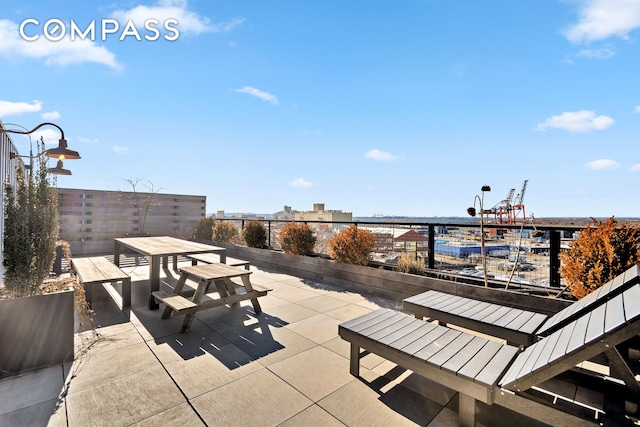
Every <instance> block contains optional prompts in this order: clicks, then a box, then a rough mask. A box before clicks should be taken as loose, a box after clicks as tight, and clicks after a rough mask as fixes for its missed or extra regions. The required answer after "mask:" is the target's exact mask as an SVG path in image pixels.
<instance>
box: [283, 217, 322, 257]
mask: <svg viewBox="0 0 640 427" xmlns="http://www.w3.org/2000/svg"><path fill="white" fill-rule="evenodd" d="M278 242H279V243H280V247H281V248H282V251H283V252H285V253H287V254H293V255H310V254H312V253H313V248H314V247H315V245H316V236H314V235H313V230H311V228H309V226H308V225H307V224H298V223H295V222H290V223H287V224H285V225H284V226H283V227H282V228H281V229H280V234H279V235H278Z"/></svg>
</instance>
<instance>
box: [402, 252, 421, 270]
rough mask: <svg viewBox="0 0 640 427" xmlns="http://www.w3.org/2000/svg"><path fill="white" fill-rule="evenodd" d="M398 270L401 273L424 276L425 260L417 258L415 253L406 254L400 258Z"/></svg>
mask: <svg viewBox="0 0 640 427" xmlns="http://www.w3.org/2000/svg"><path fill="white" fill-rule="evenodd" d="M397 270H398V271H399V272H401V273H409V274H422V273H424V259H423V258H422V257H420V256H419V257H417V258H416V253H415V252H405V253H403V254H402V255H400V258H398V267H397Z"/></svg>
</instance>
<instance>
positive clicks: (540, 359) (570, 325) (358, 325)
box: [338, 284, 640, 426]
mask: <svg viewBox="0 0 640 427" xmlns="http://www.w3.org/2000/svg"><path fill="white" fill-rule="evenodd" d="M638 301H640V284H635V285H633V286H631V287H629V288H627V289H626V290H624V291H622V292H621V293H619V294H618V295H616V296H615V297H613V298H610V299H607V300H606V301H604V302H603V303H602V304H599V305H598V306H597V307H591V308H590V309H585V310H583V311H582V312H581V314H580V315H578V316H577V317H575V318H574V319H573V320H571V321H568V322H566V323H565V324H564V326H562V327H561V328H559V329H557V330H555V331H554V332H552V333H550V335H548V336H546V337H543V338H541V339H540V340H539V341H537V342H536V343H534V344H532V345H531V346H529V347H527V348H526V349H525V350H524V351H523V352H520V351H519V349H518V348H517V347H514V346H510V345H507V344H501V343H498V342H496V341H493V340H488V339H485V338H482V337H479V336H476V335H473V334H470V333H465V332H461V331H458V330H455V329H451V328H448V327H446V326H442V325H437V324H435V323H432V322H425V321H423V320H420V319H415V318H412V317H410V316H407V315H405V314H402V313H398V312H395V311H391V310H387V309H379V310H376V311H374V312H371V313H368V314H365V315H363V316H360V317H358V318H355V319H353V320H350V321H348V322H345V323H342V324H340V325H339V327H338V332H339V335H340V336H341V337H342V338H343V339H344V340H346V341H349V342H350V343H351V356H350V357H351V362H350V363H351V364H350V372H351V374H353V375H355V376H358V375H359V365H360V362H359V361H360V358H361V357H363V356H364V355H365V354H367V353H375V354H378V355H379V356H381V357H383V358H385V359H387V360H390V361H392V362H394V363H396V364H397V365H399V366H401V367H404V368H406V369H409V370H411V371H413V372H414V373H416V374H418V375H422V376H424V377H427V378H429V379H431V380H433V381H435V382H438V383H440V384H442V385H444V386H446V387H449V388H451V389H453V390H455V391H457V392H458V393H459V409H458V413H459V417H460V425H461V426H473V425H474V424H475V413H476V401H480V402H483V403H485V404H488V405H492V404H497V405H500V406H503V407H506V408H508V409H511V410H513V411H515V412H516V413H519V414H522V415H525V416H526V417H529V418H533V419H537V420H539V421H541V422H544V423H548V424H551V425H581V424H593V425H600V424H601V423H602V425H620V424H621V423H624V422H625V421H624V419H625V410H624V408H625V406H624V404H625V401H630V402H635V403H636V404H637V402H638V396H639V395H640V392H639V390H640V386H639V384H638V382H637V380H636V379H635V377H634V375H633V372H632V370H631V369H630V368H629V366H628V364H627V363H626V362H627V361H626V360H625V358H624V357H622V356H621V355H620V353H619V352H618V351H617V348H616V346H619V345H623V344H624V343H625V342H626V341H628V340H630V339H632V338H634V337H636V336H637V335H638V334H639V333H640V304H638ZM361 349H364V352H361ZM601 354H603V355H605V356H606V357H607V358H608V359H609V361H610V363H611V365H612V366H613V368H612V369H611V371H610V373H609V376H599V375H595V374H594V373H589V375H588V376H587V375H584V376H583V375H582V373H579V371H577V370H575V369H574V367H575V366H576V365H577V364H579V363H581V362H583V361H586V360H589V359H592V358H594V357H595V356H598V355H601ZM575 376H578V377H579V378H580V379H579V380H576V379H575ZM565 377H567V378H568V377H570V378H571V381H572V382H573V386H574V387H577V386H579V387H580V388H581V393H582V394H584V393H586V391H588V390H592V391H593V392H594V393H597V394H599V395H600V396H601V397H600V398H601V399H603V404H602V407H601V408H599V407H598V408H596V409H597V411H595V412H594V413H592V415H591V417H592V418H591V419H589V418H588V417H587V416H585V413H584V411H585V408H584V407H583V406H580V405H574V404H564V405H560V404H557V403H556V404H551V403H552V402H553V401H545V399H543V398H541V397H540V396H539V394H540V393H543V390H544V387H545V386H546V385H548V384H550V383H553V382H554V381H560V380H562V379H564V378H565ZM585 378H588V380H585ZM543 394H544V393H543ZM573 399H576V397H575V396H574V397H573ZM563 402H564V401H563ZM595 414H599V415H602V417H600V416H598V419H596V418H595ZM599 418H602V419H599Z"/></svg>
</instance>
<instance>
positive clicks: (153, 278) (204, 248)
mask: <svg viewBox="0 0 640 427" xmlns="http://www.w3.org/2000/svg"><path fill="white" fill-rule="evenodd" d="M124 248H127V249H130V250H132V251H134V252H136V253H139V254H141V255H144V256H146V257H148V258H149V263H150V266H149V309H150V310H156V309H157V308H158V307H159V306H158V303H157V302H156V300H155V298H153V295H152V293H153V292H154V291H157V290H159V289H160V260H161V259H162V267H163V268H169V261H168V258H169V256H172V257H173V269H174V270H177V269H178V256H179V255H183V256H187V255H190V254H198V253H209V252H211V253H217V254H219V255H220V259H221V261H223V262H224V259H225V258H226V255H225V254H226V249H225V248H221V247H218V246H213V245H206V244H203V243H198V242H192V241H190V240H184V239H178V238H175V237H169V236H154V237H121V238H116V239H115V248H114V262H115V264H116V265H118V266H119V265H120V254H121V253H122V251H123V249H124Z"/></svg>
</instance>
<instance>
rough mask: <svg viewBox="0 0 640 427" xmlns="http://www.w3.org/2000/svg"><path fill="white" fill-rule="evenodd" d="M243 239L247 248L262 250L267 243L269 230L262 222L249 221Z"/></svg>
mask: <svg viewBox="0 0 640 427" xmlns="http://www.w3.org/2000/svg"><path fill="white" fill-rule="evenodd" d="M242 238H243V239H244V241H245V243H246V244H247V246H249V247H252V248H262V247H264V246H265V244H266V242H267V229H266V227H265V226H264V224H262V223H261V222H260V221H256V220H253V221H249V222H248V223H247V224H246V225H245V226H244V229H243V230H242Z"/></svg>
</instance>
